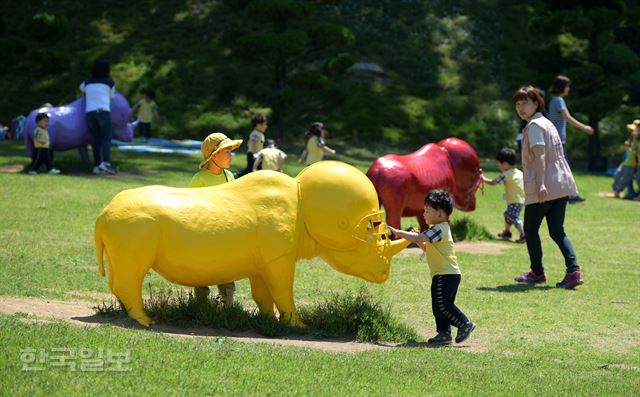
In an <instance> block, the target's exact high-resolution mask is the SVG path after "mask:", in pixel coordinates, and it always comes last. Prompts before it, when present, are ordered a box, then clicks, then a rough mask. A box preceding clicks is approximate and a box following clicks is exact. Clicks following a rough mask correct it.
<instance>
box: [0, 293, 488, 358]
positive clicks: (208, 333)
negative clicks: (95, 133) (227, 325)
mask: <svg viewBox="0 0 640 397" xmlns="http://www.w3.org/2000/svg"><path fill="white" fill-rule="evenodd" d="M95 306H96V305H95V303H91V302H87V301H78V300H74V301H60V300H54V299H42V298H28V297H10V296H3V297H0V313H5V314H16V313H24V314H27V315H28V316H32V317H27V318H25V319H24V320H25V321H29V322H31V321H33V322H38V323H46V322H47V320H48V319H57V320H63V321H67V322H69V323H71V324H74V325H79V326H89V327H94V326H98V325H100V324H109V325H112V326H116V327H122V328H133V329H140V330H146V331H149V332H155V333H159V334H165V335H171V336H177V337H184V338H220V337H223V338H228V339H231V340H234V341H238V342H245V343H267V344H275V345H282V346H295V347H304V348H312V349H319V350H324V351H329V352H336V353H357V352H362V351H368V350H389V349H395V348H405V347H406V348H426V347H428V346H427V345H426V342H409V343H403V344H397V343H389V344H382V343H381V344H371V343H358V342H354V341H353V340H348V339H340V338H332V339H321V338H315V337H313V336H305V335H294V336H288V337H279V338H268V337H264V336H262V335H259V334H257V333H255V332H250V331H243V332H234V331H228V330H224V329H213V328H209V327H201V326H187V327H177V326H173V325H166V324H154V325H152V326H151V327H149V328H144V327H142V326H140V325H139V324H138V323H136V322H135V321H134V320H132V319H130V318H123V317H108V316H98V315H96V313H95ZM452 347H454V348H460V349H462V350H464V351H468V352H471V353H478V352H485V351H486V348H484V347H482V346H480V345H476V344H475V343H473V342H472V343H465V344H464V345H456V346H452Z"/></svg>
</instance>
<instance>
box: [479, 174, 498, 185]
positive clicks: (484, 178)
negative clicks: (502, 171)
mask: <svg viewBox="0 0 640 397" xmlns="http://www.w3.org/2000/svg"><path fill="white" fill-rule="evenodd" d="M480 177H482V182H484V183H486V184H487V185H491V186H495V185H497V184H498V182H496V180H495V179H489V178H487V177H486V176H485V175H484V172H483V173H482V174H480Z"/></svg>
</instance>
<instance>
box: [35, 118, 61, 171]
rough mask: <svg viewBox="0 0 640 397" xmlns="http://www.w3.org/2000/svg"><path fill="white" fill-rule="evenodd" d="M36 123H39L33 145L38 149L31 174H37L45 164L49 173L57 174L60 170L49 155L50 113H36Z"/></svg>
mask: <svg viewBox="0 0 640 397" xmlns="http://www.w3.org/2000/svg"><path fill="white" fill-rule="evenodd" d="M36 124H37V125H38V126H37V127H36V129H35V130H34V131H33V146H34V147H35V149H36V152H35V155H34V156H33V161H32V162H31V165H30V166H29V175H37V174H38V169H39V168H40V167H41V166H42V165H43V164H44V166H45V167H46V169H47V171H48V172H49V174H52V175H57V174H59V173H60V170H59V169H57V168H53V166H52V165H51V157H50V156H49V132H48V131H47V128H49V115H48V114H46V113H38V114H37V115H36Z"/></svg>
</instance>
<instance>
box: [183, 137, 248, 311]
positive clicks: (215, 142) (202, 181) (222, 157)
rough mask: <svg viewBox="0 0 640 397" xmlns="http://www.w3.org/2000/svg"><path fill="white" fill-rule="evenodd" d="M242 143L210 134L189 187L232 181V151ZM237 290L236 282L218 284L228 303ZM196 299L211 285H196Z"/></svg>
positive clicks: (207, 291) (220, 292)
mask: <svg viewBox="0 0 640 397" xmlns="http://www.w3.org/2000/svg"><path fill="white" fill-rule="evenodd" d="M241 144H242V139H238V140H232V139H229V138H228V137H227V136H226V135H225V134H223V133H221V132H215V133H213V134H210V135H209V136H208V137H207V138H206V139H205V140H204V141H203V142H202V146H201V148H200V149H201V150H202V158H203V160H202V162H200V166H199V168H200V171H198V172H196V174H195V175H194V176H193V178H191V182H190V183H189V187H192V188H196V187H207V186H217V185H221V184H223V183H227V182H231V181H233V180H234V179H235V178H234V177H233V173H232V172H231V171H229V170H228V168H229V167H231V151H232V150H235V149H237V148H238V147H240V145H241ZM235 291H236V284H235V283H234V282H231V283H226V284H220V285H218V293H219V295H220V297H221V298H222V301H223V302H224V303H225V304H227V305H232V304H233V294H234V293H235ZM194 294H195V297H196V299H206V298H207V297H208V296H209V287H195V288H194Z"/></svg>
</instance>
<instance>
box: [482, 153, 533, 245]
mask: <svg viewBox="0 0 640 397" xmlns="http://www.w3.org/2000/svg"><path fill="white" fill-rule="evenodd" d="M496 161H497V162H498V168H500V171H501V173H500V175H498V176H497V177H496V178H495V179H489V178H487V177H486V176H484V173H483V174H482V181H483V182H485V183H486V184H488V185H491V186H495V185H498V184H501V183H503V184H504V199H505V201H506V202H507V209H506V210H505V211H504V229H503V230H502V232H500V233H498V237H499V238H503V239H510V238H511V225H513V226H515V227H516V228H517V229H518V232H520V238H519V239H517V240H516V243H524V242H526V238H525V235H524V229H523V227H522V220H521V219H520V213H521V212H522V208H523V207H524V179H523V174H522V171H520V170H519V169H517V168H516V167H515V164H516V151H515V150H513V149H510V148H502V149H501V150H500V151H499V152H498V154H497V155H496Z"/></svg>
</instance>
